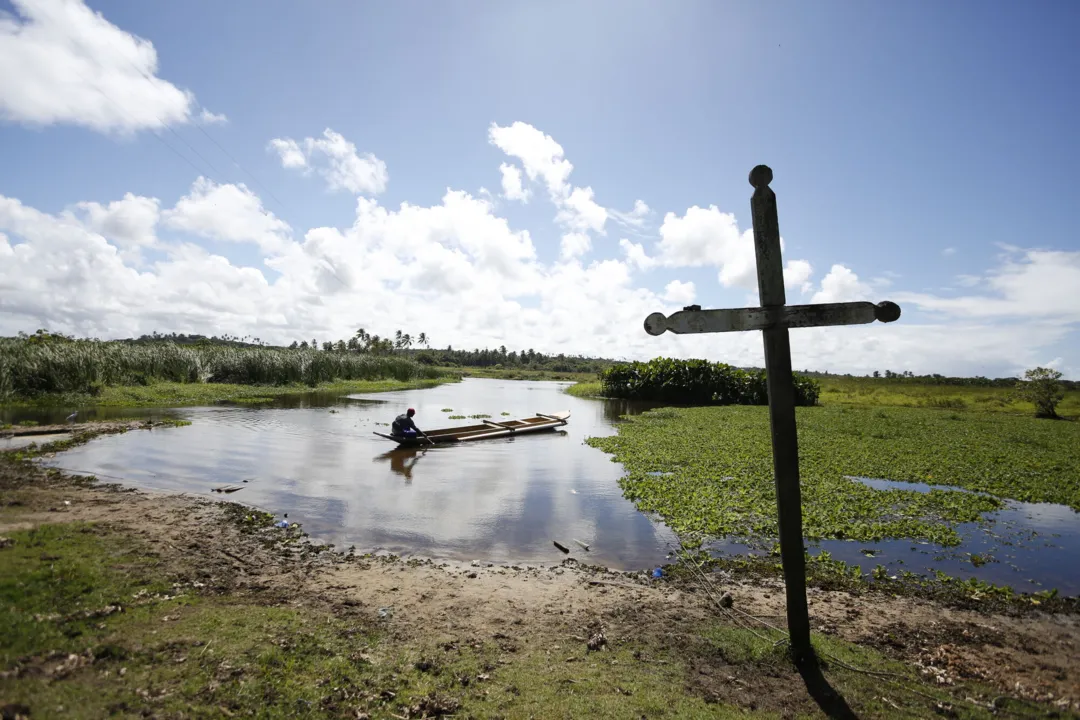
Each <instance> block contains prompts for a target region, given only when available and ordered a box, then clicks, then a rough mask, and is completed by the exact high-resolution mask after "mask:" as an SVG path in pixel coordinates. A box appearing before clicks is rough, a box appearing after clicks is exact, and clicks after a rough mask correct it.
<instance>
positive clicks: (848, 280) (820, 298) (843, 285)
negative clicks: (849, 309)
mask: <svg viewBox="0 0 1080 720" xmlns="http://www.w3.org/2000/svg"><path fill="white" fill-rule="evenodd" d="M864 300H868V301H874V297H873V289H872V288H871V287H870V285H869V284H867V283H864V282H863V281H862V280H859V276H858V275H856V274H855V273H854V272H852V271H851V269H850V268H846V267H844V266H843V265H833V266H832V268H830V269H829V273H828V274H827V275H826V276H825V277H823V278H822V279H821V289H820V290H818V291H817V292H816V293H814V296H813V297H811V298H810V302H812V303H837V302H858V301H864Z"/></svg>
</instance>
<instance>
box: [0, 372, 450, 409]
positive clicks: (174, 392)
mask: <svg viewBox="0 0 1080 720" xmlns="http://www.w3.org/2000/svg"><path fill="white" fill-rule="evenodd" d="M457 380H459V378H458V377H456V376H447V377H441V378H434V379H425V380H408V381H402V380H346V381H340V382H332V383H321V384H319V385H316V386H315V387H310V386H308V385H302V384H293V385H234V384H230V383H174V382H160V383H153V384H150V385H125V386H117V387H106V388H103V389H102V390H101V393H100V394H98V395H88V394H83V393H58V394H49V395H41V396H37V397H34V398H18V399H15V400H12V401H10V402H8V403H6V404H7V405H12V406H27V407H33V406H50V405H59V406H64V407H89V406H100V407H180V406H185V405H207V404H213V403H219V402H235V403H260V402H267V403H268V402H273V401H274V400H276V399H278V398H281V397H285V396H288V395H305V394H308V393H327V394H337V395H346V394H350V393H375V392H391V391H394V390H412V389H416V388H429V387H435V386H436V385H441V384H443V383H447V382H456V381H457Z"/></svg>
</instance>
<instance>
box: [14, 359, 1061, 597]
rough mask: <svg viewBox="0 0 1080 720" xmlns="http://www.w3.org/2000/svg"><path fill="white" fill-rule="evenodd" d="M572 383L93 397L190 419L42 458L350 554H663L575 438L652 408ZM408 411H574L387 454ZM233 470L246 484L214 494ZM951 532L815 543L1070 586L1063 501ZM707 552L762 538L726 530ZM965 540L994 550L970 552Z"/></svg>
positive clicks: (865, 558)
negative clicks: (147, 402) (565, 418)
mask: <svg viewBox="0 0 1080 720" xmlns="http://www.w3.org/2000/svg"><path fill="white" fill-rule="evenodd" d="M566 385H567V383H552V382H526V381H516V380H489V379H474V378H470V379H466V380H464V381H462V382H460V383H451V384H447V385H441V386H439V387H436V388H430V389H426V390H411V391H402V392H393V393H377V394H371V395H352V396H347V397H334V396H319V395H310V396H295V397H291V398H287V399H284V400H282V401H279V402H276V403H274V404H272V405H266V406H225V405H223V406H215V407H203V408H182V409H173V410H141V411H136V412H134V413H133V412H132V411H130V410H125V411H122V412H112V411H109V410H106V409H98V410H97V411H94V410H91V411H89V413H87V414H88V416H90V417H98V418H106V417H109V416H111V415H115V414H120V415H123V416H128V417H130V416H132V415H133V414H138V415H141V416H148V417H161V416H163V415H169V416H173V417H181V418H184V419H187V420H190V421H191V422H192V425H190V426H187V427H182V428H166V429H162V430H158V431H149V432H146V431H138V432H129V433H125V434H123V435H114V436H106V437H100V438H97V439H95V440H93V441H92V442H90V443H88V444H86V445H83V446H81V447H78V448H74V449H72V450H69V451H67V452H64V453H61V454H59V455H57V456H56V457H55V458H52V459H50V460H49V461H48V462H49V463H50V464H52V465H55V466H57V467H63V468H65V469H68V470H71V471H74V472H82V473H89V474H95V475H97V476H98V477H100V478H102V479H106V480H118V481H122V482H124V483H127V484H130V485H135V486H138V487H142V488H146V489H158V490H166V491H182V492H187V493H195V494H203V495H206V496H207V497H212V498H215V499H229V500H234V501H237V502H243V503H247V504H251V505H255V506H258V507H260V508H263V509H265V510H267V511H269V512H272V513H274V514H275V515H277V516H278V517H279V518H280V517H282V515H283V514H285V513H287V514H288V519H289V520H290V521H293V522H300V523H302V524H303V526H304V529H305V530H306V531H307V532H309V533H310V534H311V535H312V536H313V537H315V538H317V539H320V540H323V541H326V542H331V543H334V544H335V545H336V546H337V547H338V548H347V547H349V546H351V545H355V546H356V549H357V551H360V552H367V551H386V552H393V553H396V554H401V555H405V556H409V555H413V556H420V557H433V558H444V559H450V560H464V561H470V560H479V561H480V562H493V563H500V564H512V563H522V564H538V563H543V564H548V563H553V562H559V561H560V560H562V559H563V558H564V557H566V555H564V554H563V553H562V552H561V551H560V550H559V549H558V548H556V547H555V546H554V545H553V541H558V542H559V543H561V544H562V545H564V546H566V547H568V548H571V550H572V555H573V556H574V557H577V558H578V559H580V560H582V561H584V562H590V563H596V564H601V565H606V566H608V567H612V568H617V569H621V570H641V569H647V568H652V567H655V566H656V565H660V564H663V563H666V562H670V561H671V560H670V558H669V557H668V553H669V552H670V551H671V550H672V549H673V546H675V545H677V542H676V540H675V537H674V534H673V533H672V532H671V531H670V530H669V529H668V528H667V527H666V526H665V525H664V524H663V523H662V522H660V521H658V520H657V519H655V518H650V517H648V516H646V515H644V514H642V513H640V512H638V511H637V509H636V508H635V507H634V505H633V504H632V503H631V502H629V501H627V500H626V499H625V498H623V496H622V493H621V490H620V488H619V486H618V479H619V477H620V475H621V474H622V468H621V466H620V465H619V464H617V463H613V462H611V458H610V456H609V455H606V454H605V453H602V452H601V451H599V450H597V449H595V448H591V447H589V446H587V445H585V444H584V441H585V439H586V438H588V437H590V436H600V435H608V434H612V433H614V432H615V431H616V427H617V423H618V422H619V418H620V417H621V416H624V415H631V414H636V413H638V412H641V411H643V410H645V409H648V406H646V405H643V404H635V403H629V402H626V401H599V400H591V399H578V398H575V397H572V396H570V395H567V394H566V393H564V392H562V391H563V389H564V388H565V387H566ZM409 407H413V408H415V409H416V410H417V415H416V422H417V424H418V425H419V426H420V427H421V428H422V429H428V430H430V429H435V428H440V427H448V426H454V425H464V424H471V423H476V422H479V421H478V420H470V419H454V420H451V419H449V416H450V415H466V416H468V415H473V414H486V415H490V416H491V418H492V419H493V420H496V421H497V420H499V419H505V418H519V417H528V416H532V415H534V414H536V413H538V412H539V413H553V412H558V411H560V410H569V411H570V412H571V417H570V420H569V424H567V425H566V426H564V427H563V428H561V429H560V430H558V431H556V432H554V433H538V434H535V435H527V436H522V437H518V438H512V439H509V438H508V439H495V440H486V441H482V442H475V443H462V444H459V445H450V446H442V447H439V446H436V447H433V448H430V449H418V450H404V451H402V450H395V449H394V448H395V447H396V446H395V444H394V443H392V442H391V441H388V440H385V439H383V438H380V437H378V436H376V435H375V434H374V433H373V431H376V430H377V431H380V432H386V431H388V429H389V427H388V423H390V422H391V421H392V420H393V418H394V417H395V416H396V415H398V414H399V413H401V412H403V411H404V410H405V409H406V408H409ZM449 409H452V412H444V410H449ZM67 412H69V410H65V409H56V410H53V411H49V412H40V411H29V412H27V411H23V412H20V413H17V414H18V417H16V416H15V415H10V413H9V416H8V417H0V420H3V421H5V422H18V421H20V420H23V419H34V420H38V421H39V422H54V421H57V420H62V418H63V416H65V415H66V414H67ZM503 413H506V415H503ZM53 416H56V417H53ZM863 481H864V482H867V483H868V484H870V485H871V486H881V487H884V486H886V485H890V484H892V483H890V482H889V481H887V480H874V479H863ZM227 484H232V485H241V486H242V487H243V489H242V490H240V491H239V492H236V493H233V494H229V495H220V494H215V493H213V492H212V489H213V488H215V487H221V486H223V485H227ZM896 486H897V487H900V488H904V489H910V490H912V491H925V490H926V489H927V488H925V487H923V486H917V485H914V484H909V483H898V484H896ZM958 530H959V531H960V533H961V535H962V537H963V538H964V542H963V544H962V545H961V546H960V547H958V548H941V547H937V546H934V545H928V544H924V543H918V542H911V541H906V540H892V541H885V542H880V543H854V542H844V541H823V542H816V543H812V544H810V545H809V549H810V552H811V553H814V554H816V553H817V552H820V551H821V550H828V551H829V552H830V553H831V554H832V556H833V557H834V558H836V559H838V560H843V561H845V562H849V563H853V564H858V565H861V566H862V568H863V570H864V571H866V572H869V571H870V570H872V569H873V568H874V566H875V565H877V564H881V565H884V566H885V567H886V568H887V569H888V571H889V573H890V574H893V573H897V572H899V571H900V570H909V571H911V572H915V573H917V574H932V573H933V572H934V571H935V570H941V571H943V572H946V573H949V574H950V575H955V576H959V577H977V578H980V579H982V580H986V581H989V582H994V583H999V584H1008V585H1011V586H1013V587H1016V588H1017V589H1022V590H1041V589H1051V588H1057V589H1058V591H1059V592H1061V593H1062V594H1065V595H1077V594H1080V514H1078V513H1076V512H1074V511H1073V510H1072V509H1070V508H1067V507H1062V506H1057V505H1044V504H1028V503H1017V502H1012V501H1009V502H1008V503H1007V507H1006V508H1005V509H1004V510H1002V511H999V512H997V513H993V514H989V515H988V516H987V521H986V522H983V523H971V524H967V525H964V526H961V527H960V528H958ZM575 540H580V541H582V542H584V543H586V544H588V545H589V551H588V552H584V551H583V550H582V549H581V548H580V547H579V546H578V545H577V544H576V543H575V542H574V541H575ZM710 549H711V550H712V551H713V552H716V553H729V554H730V553H756V552H760V551H759V550H754V549H753V548H749V547H747V546H745V545H741V544H738V543H730V542H724V541H720V542H716V543H713V544H711V545H710ZM974 554H977V555H978V556H979V557H980V558H983V557H986V558H989V561H988V562H986V563H985V564H981V565H975V564H973V563H972V561H971V560H972V555H974Z"/></svg>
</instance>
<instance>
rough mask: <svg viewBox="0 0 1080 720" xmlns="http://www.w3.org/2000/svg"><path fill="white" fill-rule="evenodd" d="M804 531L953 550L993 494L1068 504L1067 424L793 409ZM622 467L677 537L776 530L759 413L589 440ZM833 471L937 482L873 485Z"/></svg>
mask: <svg viewBox="0 0 1080 720" xmlns="http://www.w3.org/2000/svg"><path fill="white" fill-rule="evenodd" d="M797 422H798V432H799V456H800V474H801V481H802V488H803V513H804V514H803V522H804V528H805V533H806V536H807V537H808V538H811V539H822V538H846V539H852V540H861V541H875V540H880V539H885V538H911V539H921V540H926V541H929V542H934V543H938V544H941V545H944V546H952V545H955V544H957V542H958V541H959V538H958V535H957V533H956V530H955V529H954V527H953V526H954V525H955V524H956V523H961V522H971V521H975V520H977V519H979V517H980V514H981V513H983V512H986V511H989V510H994V509H996V508H998V507H1000V506H1001V501H1000V500H999V499H998V498H1011V499H1015V500H1021V501H1025V502H1050V503H1060V504H1063V505H1068V506H1070V507H1072V508H1074V509H1080V423H1070V422H1049V421H1045V420H1037V419H1035V418H1032V417H1021V416H1012V415H1007V414H1003V413H995V414H991V413H971V412H968V413H963V412H947V411H938V410H926V409H919V408H905V407H893V408H856V407H817V408H798V410H797ZM588 442H589V444H590V445H593V446H594V447H598V448H600V449H602V450H604V451H605V452H609V453H612V455H613V459H614V460H616V461H618V462H621V463H623V465H624V466H625V468H626V471H627V474H626V475H625V476H624V478H623V479H622V480H621V481H620V482H621V485H622V487H623V489H624V492H625V493H626V495H627V497H629V498H630V499H632V500H633V501H634V502H636V503H637V505H638V507H639V508H641V509H642V510H644V511H647V512H655V513H657V514H658V515H659V516H660V517H661V518H663V519H664V521H665V522H667V523H668V524H669V525H670V526H671V527H672V529H674V530H675V531H676V532H679V533H702V534H705V535H709V536H733V537H742V538H748V539H757V540H765V539H771V538H775V537H776V535H777V530H776V496H775V490H774V487H773V478H772V448H771V435H770V432H769V420H768V408H765V407H723V408H665V409H659V410H654V411H650V412H647V413H644V414H642V415H640V416H636V417H632V418H630V421H629V422H627V423H624V424H622V425H620V426H619V431H618V434H617V435H614V436H610V437H603V438H590V439H589V440H588ZM846 476H861V477H869V478H882V479H887V480H898V481H910V482H919V483H927V484H932V485H947V486H957V487H960V488H965V489H967V490H973V491H979V492H985V493H990V494H992V496H993V497H991V496H986V495H981V494H976V493H971V492H962V491H956V490H948V489H932V490H931V491H930V492H927V493H919V492H915V491H911V490H900V489H897V490H876V489H872V488H869V487H867V486H865V485H864V484H862V483H860V482H858V481H855V480H851V479H849V478H848V477H846Z"/></svg>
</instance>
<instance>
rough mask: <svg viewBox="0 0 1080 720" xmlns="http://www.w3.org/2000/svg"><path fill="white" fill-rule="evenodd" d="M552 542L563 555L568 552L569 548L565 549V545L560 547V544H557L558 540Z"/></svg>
mask: <svg viewBox="0 0 1080 720" xmlns="http://www.w3.org/2000/svg"><path fill="white" fill-rule="evenodd" d="M552 542H553V543H555V547H557V548H559V549H560V550H562V551H563V552H564V553H568V552H570V548H568V547H566V546H565V545H562V544H561V543H559V541H558V540H552Z"/></svg>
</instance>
